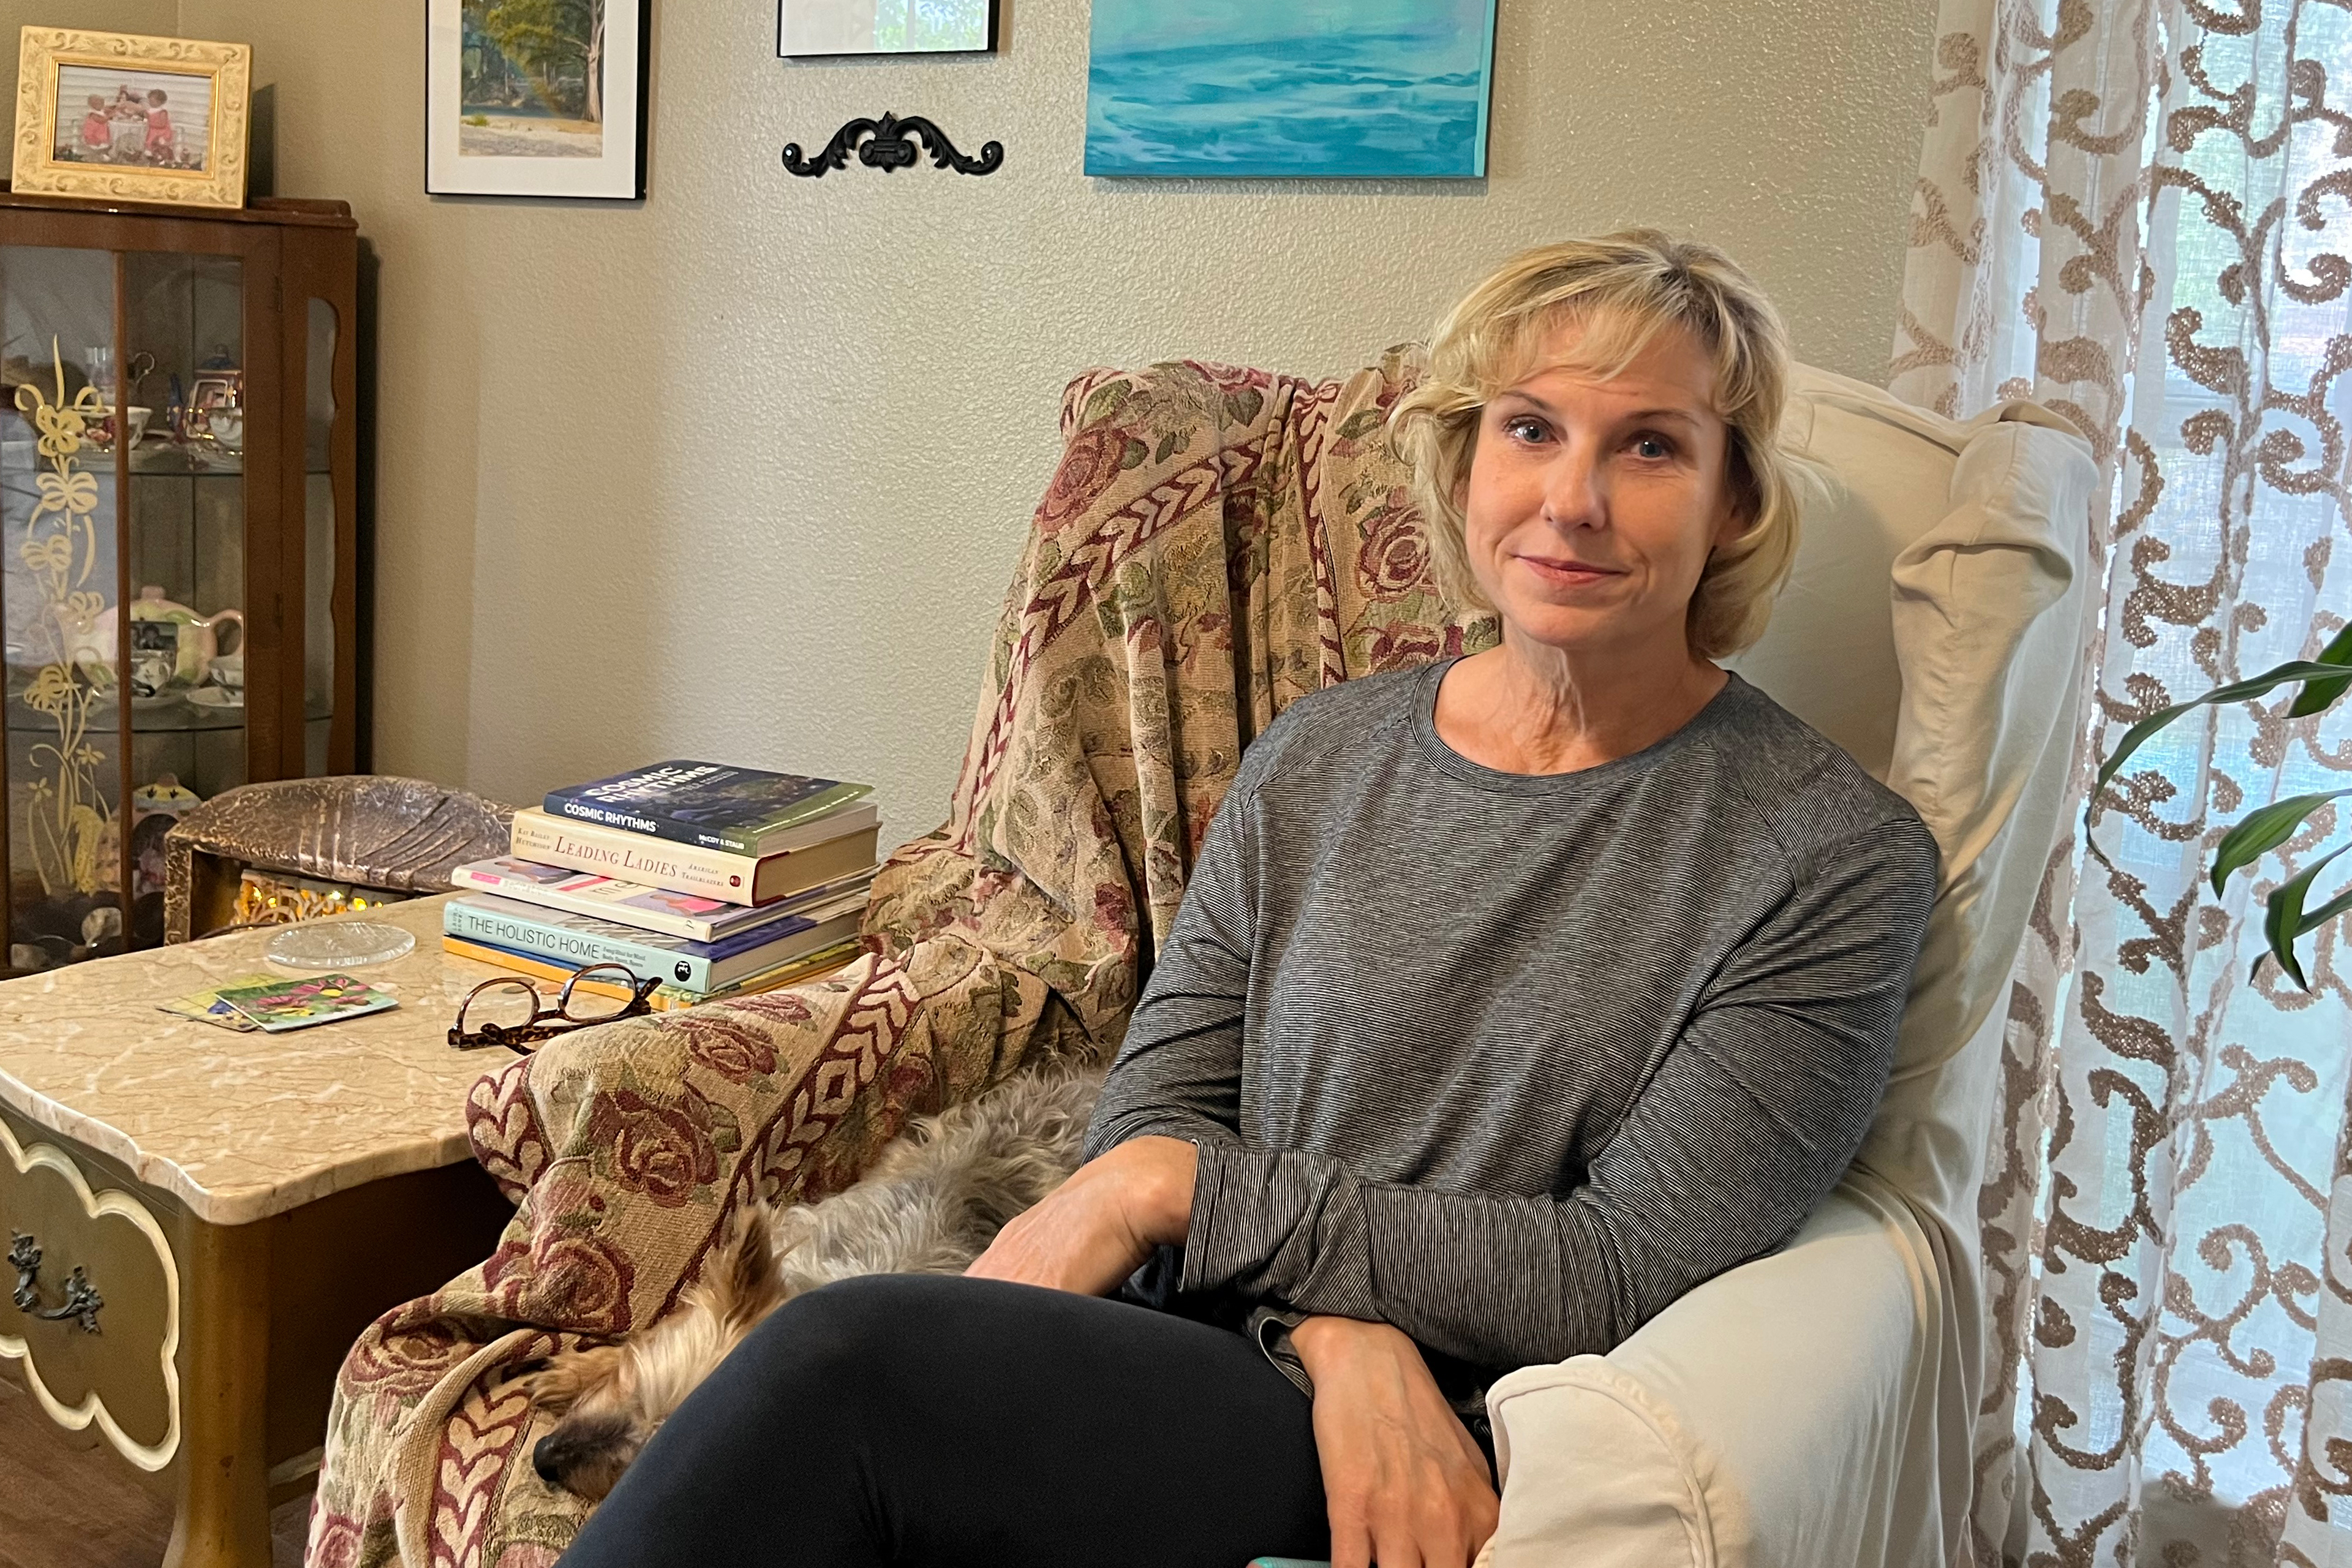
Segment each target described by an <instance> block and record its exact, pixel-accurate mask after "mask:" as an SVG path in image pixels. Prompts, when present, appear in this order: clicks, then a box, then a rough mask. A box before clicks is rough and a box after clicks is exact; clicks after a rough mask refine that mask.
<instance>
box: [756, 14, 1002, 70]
mask: <svg viewBox="0 0 2352 1568" xmlns="http://www.w3.org/2000/svg"><path fill="white" fill-rule="evenodd" d="M996 5H997V0H777V3H776V53H778V54H780V55H784V56H787V57H794V56H798V57H805V56H811V55H973V54H988V53H991V52H992V51H993V50H994V49H995V47H996Z"/></svg>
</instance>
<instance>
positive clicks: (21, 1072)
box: [0, 898, 511, 1568]
mask: <svg viewBox="0 0 2352 1568" xmlns="http://www.w3.org/2000/svg"><path fill="white" fill-rule="evenodd" d="M443 901H444V900H441V899H438V898H433V899H419V900H413V901H411V902H407V903H400V904H393V905H387V906H383V907H382V908H379V909H376V910H369V911H368V912H367V913H366V915H364V916H362V917H355V918H363V919H369V920H380V921H386V922H388V923H392V924H396V925H401V926H404V927H405V928H407V929H408V930H410V931H414V932H415V935H416V939H417V945H416V949H415V952H412V953H410V954H409V955H408V956H407V957H406V958H404V959H402V960H400V961H398V962H396V963H388V964H382V965H378V966H375V967H373V968H370V969H367V970H363V971H360V972H358V973H361V974H362V976H363V977H364V978H366V979H367V980H369V981H370V982H372V983H373V984H379V985H382V986H383V987H385V988H386V989H387V990H391V991H394V992H395V993H396V994H398V995H399V997H400V999H401V1005H400V1006H398V1007H397V1008H394V1009H393V1010H392V1011H390V1012H386V1013H379V1014H374V1015H372V1016H366V1017H361V1018H354V1019H352V1020H350V1021H348V1022H344V1023H338V1024H327V1025H320V1026H316V1027H313V1028H309V1029H300V1030H295V1031H291V1032H289V1033H285V1034H278V1035H268V1034H262V1033H259V1032H256V1033H252V1034H236V1033H234V1032H231V1031H229V1030H226V1029H222V1028H219V1027H217V1026H213V1025H209V1024H204V1023H199V1022H197V1021H195V1020H194V1019H186V1018H179V1017H175V1016H172V1015H170V1014H167V1013H163V1012H161V1011H158V1010H157V1008H156V1004H157V1003H158V1002H161V1001H163V1000H165V999H166V998H169V997H173V996H181V995H185V994H188V993H190V992H194V991H200V990H204V989H205V988H207V987H208V986H212V985H217V984H223V983H225V982H227V981H230V980H235V979H237V978H240V977H242V976H244V975H247V974H253V973H264V972H268V971H269V970H270V969H271V967H272V966H271V965H269V964H268V963H267V962H266V961H265V960H264V959H263V957H262V948H263V945H264V944H265V943H266V942H268V938H269V936H270V935H271V934H273V933H271V932H268V931H249V932H240V933H237V934H235V935H231V936H225V937H219V938H215V939H214V940H212V941H209V942H190V943H186V944H184V945H180V946H173V947H165V948H161V949H156V950H153V951H150V952H135V953H129V954H125V955H123V956H121V957H119V958H108V959H100V960H98V961H96V962H93V963H82V964H77V965H74V966H71V967H69V968H65V969H58V970H52V971H49V972H47V973H41V974H37V975H32V976H29V977H27V978H25V979H22V980H12V981H8V982H5V983H0V1228H5V1230H6V1231H7V1232H8V1233H9V1235H8V1246H9V1248H10V1251H9V1253H8V1255H7V1258H6V1259H5V1264H6V1267H5V1271H0V1365H6V1366H8V1367H10V1368H11V1369H12V1370H13V1372H14V1373H16V1375H19V1376H21V1377H23V1379H24V1381H25V1382H26V1384H27V1386H28V1387H29V1388H30V1389H31V1391H32V1393H33V1394H34V1396H35V1397H36V1399H37V1400H38V1402H39V1404H40V1405H41V1407H42V1408H43V1409H44V1410H46V1411H47V1413H48V1415H49V1416H50V1418H51V1419H52V1420H54V1421H56V1422H57V1423H58V1425H60V1426H65V1427H68V1428H70V1429H73V1430H82V1429H85V1428H88V1427H90V1426H96V1427H97V1428H98V1429H99V1431H100V1433H101V1434H103V1436H104V1437H105V1440H106V1443H107V1446H108V1447H110V1448H111V1449H112V1450H113V1451H114V1452H115V1453H116V1454H118V1455H120V1456H121V1458H122V1459H123V1460H124V1461H126V1462H127V1463H128V1464H130V1465H131V1466H132V1467H133V1468H135V1469H136V1470H137V1472H138V1473H140V1474H141V1475H142V1476H143V1477H145V1478H147V1479H148V1481H149V1484H151V1485H153V1486H155V1487H156V1488H158V1489H163V1490H165V1491H166V1492H168V1493H169V1494H170V1495H172V1496H173V1498H174V1499H175V1500H176V1505H177V1512H176V1515H175V1518H174V1522H173V1532H172V1545H171V1550H170V1552H169V1554H168V1555H167V1556H166V1558H165V1563H166V1564H167V1565H168V1568H267V1564H268V1562H269V1509H270V1506H271V1505H272V1503H273V1502H277V1501H280V1500H284V1499H286V1498H288V1497H292V1496H295V1495H299V1492H301V1491H302V1490H304V1489H307V1488H308V1487H309V1486H310V1483H311V1479H312V1478H313V1477H314V1476H315V1474H316V1472H317V1469H318V1464H319V1450H320V1444H321V1442H322V1440H323V1437H324V1434H325V1429H326V1413H327V1402H328V1397H329V1394H330V1393H331V1389H332V1386H333V1379H334V1373H335V1370H336V1368H337V1367H338V1366H339V1365H340V1364H341V1360H342V1355H343V1352H344V1351H345V1350H346V1349H348V1348H349V1346H350V1344H351V1342H352V1339H353V1338H355V1337H356V1336H357V1334H358V1332H359V1331H360V1330H361V1329H362V1328H363V1327H365V1326H366V1324H367V1323H368V1322H369V1321H372V1320H373V1318H375V1317H376V1316H377V1315H378V1314H380V1313H382V1312H383V1311H385V1310H389V1309H391V1308H392V1307H394V1306H397V1305H398V1304H399V1303H401V1302H402V1301H404V1300H409V1299H410V1298H412V1297H415V1296H420V1295H423V1294H425V1293H426V1292H428V1291H431V1290H434V1289H437V1288H439V1287H440V1286H441V1285H442V1284H443V1283H444V1282H446V1280H447V1279H450V1278H451V1277H452V1276H454V1275H456V1274H457V1273H459V1272H461V1271H462V1270H464V1269H465V1268H468V1267H470V1266H472V1265H473V1264H475V1263H477V1262H478V1261H480V1260H481V1259H482V1258H485V1257H487V1256H488V1254H489V1252H490V1251H491V1249H492V1248H493V1247H495V1246H496V1244H497V1240H498V1235H499V1230H500V1229H501V1228H503V1226H505V1223H506V1221H507V1219H508V1217H509V1215H510V1213H511V1211H510V1209H509V1206H508V1205H507V1204H506V1202H505V1200H504V1199H503V1198H502V1197H500V1196H499V1193H498V1190H497V1188H496V1187H495V1186H493V1185H492V1184H491V1182H490V1180H489V1178H488V1176H487V1175H485V1174H484V1173H482V1171H481V1169H480V1168H479V1167H478V1166H477V1165H476V1164H475V1163H473V1160H472V1156H471V1152H470V1150H469V1148H468V1145H467V1138H466V1122H465V1105H466V1095H467V1090H468V1089H470V1088H471V1087H472V1085H473V1083H474V1080H475V1079H478V1077H480V1076H481V1074H482V1073H483V1072H484V1071H485V1070H486V1069H488V1068H492V1067H494V1066H496V1065H497V1064H498V1061H499V1060H503V1059H507V1058H506V1057H505V1054H504V1053H503V1052H497V1051H456V1050H452V1049H451V1048H450V1047H449V1044H448V1039H447V1032H448V1028H449V1022H450V1019H451V1018H452V1017H453V1016H455V1014H456V1012H457V1003H458V1000H459V999H460V998H461V997H462V996H464V994H466V992H467V990H469V989H470V988H471V987H472V986H473V985H475V984H477V983H478V982H479V981H481V980H482V979H485V978H487V977H488V976H489V975H491V974H493V973H497V972H496V971H494V970H491V969H488V967H486V966H484V965H481V964H478V963H469V962H467V961H465V960H461V959H457V958H453V957H450V956H449V955H448V954H446V953H445V952H442V951H441V944H440V934H441V905H442V902H443ZM280 973H286V972H280ZM494 1058H495V1059H494Z"/></svg>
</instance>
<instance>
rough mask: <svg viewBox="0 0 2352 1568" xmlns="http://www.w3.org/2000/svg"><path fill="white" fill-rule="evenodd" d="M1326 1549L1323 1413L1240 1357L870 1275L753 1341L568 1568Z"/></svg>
mask: <svg viewBox="0 0 2352 1568" xmlns="http://www.w3.org/2000/svg"><path fill="white" fill-rule="evenodd" d="M1329 1544H1330V1537H1329V1527H1328V1524H1327V1522H1326V1519H1325V1514H1324V1506H1323V1479H1322V1473H1321V1471H1320V1469H1319V1468H1318V1466H1317V1463H1316V1458H1315V1433H1314V1426H1313V1423H1312V1418H1311V1413H1310V1405H1309V1402H1308V1400H1307V1396H1306V1395H1304V1394H1300V1393H1299V1392H1298V1390H1297V1389H1296V1388H1294V1387H1292V1386H1291V1384H1290V1383H1289V1382H1288V1381H1287V1380H1286V1379H1285V1378H1284V1377H1283V1375H1282V1374H1281V1373H1279V1372H1277V1371H1276V1370H1275V1369H1274V1367H1273V1366H1271V1365H1270V1364H1268V1363H1267V1362H1266V1360H1265V1356H1264V1355H1263V1354H1261V1353H1260V1352H1259V1351H1258V1350H1257V1348H1256V1347H1255V1345H1253V1344H1251V1343H1250V1342H1249V1341H1248V1340H1246V1339H1244V1338H1243V1337H1242V1336H1241V1335H1239V1334H1235V1333H1232V1332H1229V1331H1226V1330H1223V1329H1219V1328H1213V1327H1211V1326H1210V1325H1208V1324H1205V1323H1199V1322H1194V1321H1190V1320H1188V1319H1184V1318H1180V1317H1174V1316H1171V1315H1170V1314H1168V1313H1164V1312H1155V1311H1153V1310H1150V1309H1149V1308H1146V1307H1138V1306H1132V1305H1129V1304H1128V1303H1126V1302H1122V1301H1109V1300H1098V1299H1097V1298H1094V1297H1089V1296H1073V1295H1069V1294H1066V1293H1065V1292H1063V1291H1058V1290H1045V1289H1037V1288H1035V1287H1034V1286H1028V1285H1007V1284H1003V1283H1002V1282H1000V1281H997V1280H991V1279H942V1278H925V1277H919V1276H911V1275H879V1276H875V1277H873V1278H869V1279H848V1280H844V1281H843V1282H841V1283H840V1284H837V1285H828V1286H826V1287H825V1288H824V1289H821V1290H815V1291H812V1292H810V1293H809V1294H808V1295H805V1296H802V1297H800V1298H798V1299H796V1300H792V1301H789V1302H787V1303H785V1305H784V1306H783V1307H782V1308H781V1309H780V1310H778V1311H777V1312H776V1314H775V1315H774V1316H773V1317H772V1318H770V1319H769V1320H768V1321H766V1322H765V1323H762V1324H761V1326H760V1327H759V1329H758V1330H757V1331H754V1332H753V1333H752V1335H751V1338H750V1339H748V1340H746V1341H745V1342H743V1344H742V1346H741V1347H740V1349H738V1350H737V1351H736V1352H735V1353H734V1354H733V1355H732V1356H730V1357H729V1358H728V1360H727V1363H726V1364H725V1365H724V1366H723V1367H721V1368H720V1369H719V1372H718V1373H716V1374H715V1375H714V1376H712V1377H711V1379H710V1380H709V1382H708V1383H706V1384H703V1385H702V1387H700V1388H699V1389H698V1390H696V1391H695V1393H694V1394H693V1396H692V1397H691V1398H689V1399H688V1401H687V1402H686V1404H685V1405H684V1406H682V1407H681V1408H680V1409H679V1410H678V1412H677V1415H673V1416H672V1417H670V1419H669V1421H668V1422H667V1425H665V1426H663V1427H662V1429H661V1431H660V1432H659V1433H658V1434H656V1436H655V1437H654V1440H653V1441H652V1442H651V1443H649V1444H647V1445H646V1450H645V1452H644V1453H643V1454H642V1455H640V1456H639V1457H638V1458H637V1461H636V1463H635V1464H634V1465H633V1466H631V1467H630V1468H629V1470H628V1472H627V1473H626V1474H625V1476H623V1478H622V1479H621V1484H620V1485H619V1486H618V1487H617V1488H615V1489H614V1492H613V1495H612V1496H611V1497H609V1498H607V1499H606V1500H605V1501H604V1506H603V1507H601V1508H600V1509H598V1510H597V1511H596V1514H595V1517H594V1518H593V1519H591V1520H590V1521H589V1522H588V1526H587V1528H586V1529H585V1530H583V1531H581V1533H580V1538H579V1540H578V1541H577V1542H575V1543H574V1544H573V1546H572V1550H571V1551H569V1552H565V1553H564V1556H563V1568H670V1565H672V1564H676V1565H677V1568H759V1565H762V1564H769V1563H775V1564H787V1563H789V1564H792V1565H793V1568H867V1565H869V1564H871V1565H879V1564H885V1563H890V1564H920V1565H922V1568H949V1565H955V1564H971V1565H973V1568H981V1565H986V1568H1052V1565H1055V1564H1062V1563H1067V1564H1071V1565H1072V1568H1100V1565H1101V1564H1104V1563H1119V1564H1122V1565H1123V1568H1163V1565H1164V1568H1178V1565H1180V1564H1181V1568H1244V1564H1245V1563H1248V1562H1249V1560H1250V1559H1251V1558H1253V1557H1256V1556H1260V1555H1267V1556H1281V1557H1307V1558H1322V1557H1328V1556H1329V1555H1330V1552H1329Z"/></svg>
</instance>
